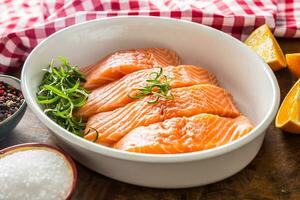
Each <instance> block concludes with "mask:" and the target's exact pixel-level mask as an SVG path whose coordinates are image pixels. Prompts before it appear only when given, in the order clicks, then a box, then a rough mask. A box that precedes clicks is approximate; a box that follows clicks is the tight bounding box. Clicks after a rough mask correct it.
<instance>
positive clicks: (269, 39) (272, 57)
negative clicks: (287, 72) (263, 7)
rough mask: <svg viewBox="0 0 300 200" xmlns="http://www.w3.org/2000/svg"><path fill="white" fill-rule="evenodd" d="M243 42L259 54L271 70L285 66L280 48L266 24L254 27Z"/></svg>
mask: <svg viewBox="0 0 300 200" xmlns="http://www.w3.org/2000/svg"><path fill="white" fill-rule="evenodd" d="M245 44H246V45H248V46H249V47H250V48H252V49H253V50H254V51H255V52H256V53H257V54H258V55H259V56H261V57H262V58H263V59H264V61H265V62H266V63H268V65H269V66H270V67H271V69H272V70H273V71H277V70H280V69H282V68H284V67H286V61H285V57H284V55H283V53H282V50H281V48H280V46H279V44H278V42H277V41H276V39H275V37H274V35H273V34H272V32H271V30H270V28H269V26H268V25H267V24H265V25H262V26H260V27H258V28H257V29H255V30H254V31H253V32H252V33H251V35H250V36H249V37H248V38H247V39H246V40H245Z"/></svg>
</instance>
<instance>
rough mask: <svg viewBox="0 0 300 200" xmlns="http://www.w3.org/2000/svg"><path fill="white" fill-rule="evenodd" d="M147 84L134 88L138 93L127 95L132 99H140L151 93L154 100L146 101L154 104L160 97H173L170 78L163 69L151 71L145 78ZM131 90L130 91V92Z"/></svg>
mask: <svg viewBox="0 0 300 200" xmlns="http://www.w3.org/2000/svg"><path fill="white" fill-rule="evenodd" d="M146 82H147V84H146V85H145V86H143V87H141V88H138V89H135V90H137V91H138V94H137V95H135V96H132V95H131V94H130V93H129V94H128V96H129V97H130V98H132V99H140V98H143V97H144V96H147V95H153V96H154V97H155V98H154V100H151V101H148V103H149V104H156V103H157V102H158V101H159V99H160V98H163V99H166V100H169V99H173V95H172V93H171V85H170V84H171V78H169V77H167V76H166V75H164V74H163V69H162V68H160V69H159V72H151V73H150V74H149V79H147V80H146ZM132 92H133V91H131V93H132Z"/></svg>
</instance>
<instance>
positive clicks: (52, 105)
mask: <svg viewBox="0 0 300 200" xmlns="http://www.w3.org/2000/svg"><path fill="white" fill-rule="evenodd" d="M59 60H60V62H61V64H60V65H59V66H58V67H55V66H54V61H53V60H52V62H51V63H50V64H49V68H48V69H45V71H46V73H45V75H44V77H43V79H42V82H41V84H40V86H39V88H38V92H37V94H36V96H37V101H38V103H39V104H41V105H43V108H44V112H45V113H46V114H47V115H48V116H49V117H50V118H51V119H52V120H54V121H55V122H56V123H57V124H59V125H60V126H61V127H63V128H65V129H67V130H68V131H70V132H72V133H74V134H76V135H78V136H80V137H83V136H84V134H83V130H84V128H85V122H84V121H83V120H82V119H81V118H78V117H76V116H74V115H73V111H74V110H75V109H77V108H79V107H81V106H83V105H84V104H85V103H86V101H87V98H88V94H89V92H88V91H87V90H85V89H84V88H83V87H82V86H81V85H80V83H81V82H82V81H85V79H84V76H83V75H82V74H81V73H80V72H79V71H78V70H77V66H71V65H70V64H69V62H68V61H67V59H65V58H63V57H60V58H59Z"/></svg>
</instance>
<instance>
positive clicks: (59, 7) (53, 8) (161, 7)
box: [0, 0, 300, 72]
mask: <svg viewBox="0 0 300 200" xmlns="http://www.w3.org/2000/svg"><path fill="white" fill-rule="evenodd" d="M297 12H298V13H297ZM299 13H300V0H226V1H224V0H101V1H100V0H44V1H42V0H0V72H8V71H9V70H11V69H16V68H18V67H19V66H20V65H21V64H22V62H23V61H24V60H25V58H26V57H27V55H28V54H29V53H30V51H31V50H32V49H33V48H34V47H35V46H36V45H37V44H38V43H39V42H40V41H42V40H43V39H45V38H46V37H48V36H49V35H51V34H52V33H54V32H56V31H57V30H60V29H62V28H64V27H66V26H70V25H72V24H76V23H80V22H84V21H87V20H92V19H96V18H104V17H112V16H124V15H143V16H157V17H159V16H162V17H171V18H177V19H182V20H188V21H193V22H196V23H201V24H205V25H208V26H211V27H214V28H216V29H219V30H221V31H224V32H226V33H228V34H230V35H232V36H234V37H236V38H238V39H241V40H243V39H244V38H245V37H246V36H248V35H249V33H251V31H253V30H254V29H255V28H256V27H258V26H260V25H262V24H264V23H267V24H268V25H269V26H270V27H271V28H272V29H273V30H274V33H275V35H276V36H279V37H299V36H300V15H299Z"/></svg>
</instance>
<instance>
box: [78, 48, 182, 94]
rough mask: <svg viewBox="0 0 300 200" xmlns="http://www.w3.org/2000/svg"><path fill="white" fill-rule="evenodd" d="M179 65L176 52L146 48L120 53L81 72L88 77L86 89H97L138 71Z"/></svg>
mask: <svg viewBox="0 0 300 200" xmlns="http://www.w3.org/2000/svg"><path fill="white" fill-rule="evenodd" d="M179 63H180V59H179V57H178V55H177V54H176V53H175V52H174V51H171V50H169V49H164V48H146V49H134V50H124V51H118V52H116V53H113V54H111V55H109V56H107V57H106V58H104V59H103V60H100V61H99V62H97V63H96V64H94V65H92V66H89V67H87V68H84V69H82V70H81V71H82V72H83V73H84V74H86V75H87V77H86V82H85V84H84V87H85V88H86V89H95V88H97V87H99V86H102V85H104V84H107V83H109V82H112V81H115V80H118V79H120V78H121V77H123V76H124V75H126V74H130V73H132V72H135V71H138V70H142V69H149V68H153V67H158V66H161V67H165V66H169V65H174V66H176V65H179Z"/></svg>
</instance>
